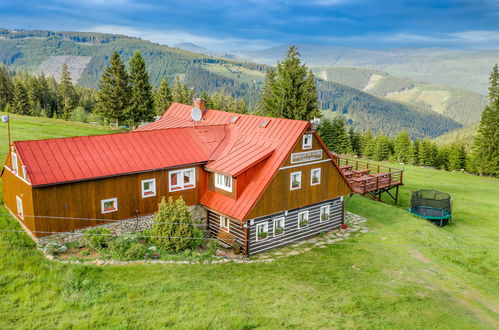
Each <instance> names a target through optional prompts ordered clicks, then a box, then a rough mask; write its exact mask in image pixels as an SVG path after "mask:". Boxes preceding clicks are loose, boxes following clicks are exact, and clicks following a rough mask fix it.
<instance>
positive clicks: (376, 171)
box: [337, 158, 404, 203]
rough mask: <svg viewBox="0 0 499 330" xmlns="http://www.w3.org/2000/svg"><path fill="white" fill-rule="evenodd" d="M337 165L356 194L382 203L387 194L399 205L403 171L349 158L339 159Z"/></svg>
mask: <svg viewBox="0 0 499 330" xmlns="http://www.w3.org/2000/svg"><path fill="white" fill-rule="evenodd" d="M337 163H338V166H339V167H340V170H341V171H342V172H343V174H344V175H345V176H346V178H347V180H348V181H349V182H350V185H351V186H352V188H353V190H354V192H355V193H356V194H359V195H363V196H368V197H371V198H372V199H375V200H377V201H382V199H381V197H382V194H383V193H387V194H388V195H389V196H390V197H391V198H392V199H393V200H394V201H395V203H397V200H398V192H399V186H401V185H403V175H404V171H403V170H400V169H396V168H393V167H388V166H383V165H379V164H373V163H369V162H364V161H361V160H355V159H348V158H338V160H337ZM392 189H395V193H392V191H391V190H392Z"/></svg>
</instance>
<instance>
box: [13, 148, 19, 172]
mask: <svg viewBox="0 0 499 330" xmlns="http://www.w3.org/2000/svg"><path fill="white" fill-rule="evenodd" d="M12 172H14V173H16V174H17V173H18V172H19V165H18V163H17V155H16V154H15V153H12Z"/></svg>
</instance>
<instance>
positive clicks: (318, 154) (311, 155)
mask: <svg viewBox="0 0 499 330" xmlns="http://www.w3.org/2000/svg"><path fill="white" fill-rule="evenodd" d="M321 159H322V150H312V151H305V152H297V153H295V154H291V164H297V163H305V162H310V161H314V160H321Z"/></svg>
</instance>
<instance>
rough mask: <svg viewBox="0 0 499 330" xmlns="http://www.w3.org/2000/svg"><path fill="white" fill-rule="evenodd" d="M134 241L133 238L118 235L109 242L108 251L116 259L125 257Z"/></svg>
mask: <svg viewBox="0 0 499 330" xmlns="http://www.w3.org/2000/svg"><path fill="white" fill-rule="evenodd" d="M135 242H136V241H135V240H134V239H132V238H129V237H118V238H116V239H114V240H112V241H111V242H109V252H110V253H111V255H112V256H113V257H114V258H116V259H125V258H126V257H125V255H126V253H127V251H128V249H129V248H130V246H131V245H132V243H135Z"/></svg>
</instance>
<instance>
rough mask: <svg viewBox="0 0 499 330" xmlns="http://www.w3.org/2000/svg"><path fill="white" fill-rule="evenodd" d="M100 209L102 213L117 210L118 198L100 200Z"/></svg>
mask: <svg viewBox="0 0 499 330" xmlns="http://www.w3.org/2000/svg"><path fill="white" fill-rule="evenodd" d="M101 210H102V213H103V214H104V213H111V212H116V211H118V198H109V199H103V200H101Z"/></svg>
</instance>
